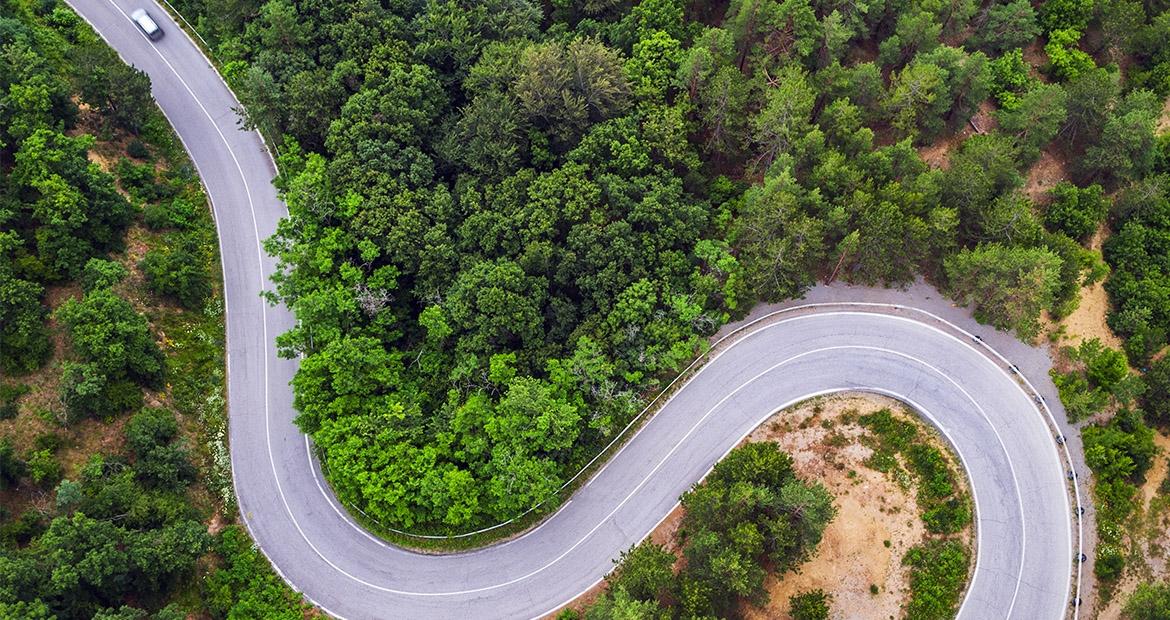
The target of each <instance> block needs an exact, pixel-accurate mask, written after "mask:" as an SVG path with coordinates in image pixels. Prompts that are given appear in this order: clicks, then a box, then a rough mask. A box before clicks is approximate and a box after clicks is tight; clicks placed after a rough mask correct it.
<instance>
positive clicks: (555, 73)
mask: <svg viewBox="0 0 1170 620" xmlns="http://www.w3.org/2000/svg"><path fill="white" fill-rule="evenodd" d="M513 93H514V94H515V96H516V99H517V100H518V101H519V102H520V109H521V110H522V111H523V112H524V114H525V115H527V117H528V118H529V119H530V120H531V121H532V122H534V123H536V124H537V125H538V126H540V127H542V128H544V129H545V130H546V131H548V132H549V133H550V134H551V136H552V137H554V138H556V139H558V140H559V141H560V142H561V143H562V144H570V143H572V142H573V141H574V140H575V139H576V138H577V137H578V136H580V135H581V134H582V133H584V131H585V128H586V127H587V126H588V125H589V124H590V123H596V122H598V121H601V120H604V119H607V118H611V117H614V116H617V115H618V114H620V113H621V112H622V111H623V110H624V109H625V108H626V107H627V106H628V105H629V97H630V85H629V83H628V81H627V80H626V77H625V72H624V71H623V69H622V60H621V57H620V56H619V55H618V54H617V53H616V52H614V51H613V50H611V49H609V48H608V47H606V46H605V45H604V44H602V43H599V42H597V41H593V40H589V39H577V40H574V41H573V42H571V43H569V44H568V45H563V44H561V43H557V42H549V43H542V44H537V45H533V46H531V47H529V48H528V49H526V50H525V51H524V53H523V55H522V56H521V58H520V67H519V74H518V76H517V78H516V82H515V84H514V86H513Z"/></svg>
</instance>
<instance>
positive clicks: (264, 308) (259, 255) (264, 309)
mask: <svg viewBox="0 0 1170 620" xmlns="http://www.w3.org/2000/svg"><path fill="white" fill-rule="evenodd" d="M108 1H109V3H110V4H111V5H112V6H114V8H115V9H117V10H118V12H119V13H121V14H122V15H123V16H124V17H126V14H125V12H124V11H122V9H121V8H120V7H118V6H117V5H116V4H114V2H113V0H108ZM127 19H128V17H127ZM95 30H96V26H95ZM151 48H152V49H153V50H154V51H155V53H156V54H157V55H158V56H159V58H160V59H161V60H162V61H163V62H164V64H166V65H167V67H168V68H169V69H170V70H171V72H172V73H174V75H175V76H176V78H177V79H178V80H179V81H180V82H181V83H182V84H183V86H184V88H185V89H186V90H187V92H188V93H189V94H190V95H191V97H192V99H193V100H194V101H195V102H196V103H197V104H198V105H199V107H200V109H201V110H202V111H203V112H204V114H205V115H206V116H207V118H208V120H209V121H211V122H212V126H213V127H214V128H215V130H216V132H217V133H218V134H219V136H220V138H221V140H222V141H223V143H224V145H225V147H227V149H228V152H229V154H230V155H231V156H232V159H233V161H234V163H235V165H236V168H237V170H238V171H239V173H240V177H241V180H242V182H243V183H244V187H245V192H246V193H247V195H248V202H249V210H250V212H251V216H252V220H253V229H254V233H255V235H256V245H257V259H258V265H259V271H260V276H261V278H260V289H261V290H262V291H263V290H264V289H265V284H264V283H265V278H264V264H263V250H262V247H261V245H260V241H259V230H258V225H257V222H256V215H255V209H254V206H253V199H252V194H251V190H250V188H249V186H248V183H247V179H246V177H245V175H244V173H243V169H242V166H241V165H240V163H239V160H238V158H237V157H236V155H235V153H234V151H233V149H232V147H231V144H230V143H229V142H228V141H227V139H226V137H225V136H224V134H223V132H222V131H221V130H220V128H219V126H218V125H216V124H215V121H214V119H213V118H212V117H211V115H210V113H209V112H208V111H207V109H206V107H205V106H204V105H203V103H202V102H201V101H200V100H199V98H198V97H197V96H196V95H195V93H194V91H193V90H192V89H191V88H190V86H189V85H188V84H187V83H186V81H185V80H184V79H183V78H182V76H181V75H179V73H178V71H176V70H175V68H174V67H173V66H172V65H171V63H170V62H169V61H168V60H167V59H166V58H165V57H164V56H163V55H162V54H161V53H160V52H158V50H157V49H156V48H154V46H151ZM228 92H229V93H230V89H229V91H228ZM176 133H177V132H176ZM180 140H182V137H181V136H180ZM184 144H185V143H184ZM188 152H190V150H189V149H188ZM209 194H210V192H209ZM209 197H210V196H209ZM213 213H214V212H213ZM218 223H219V222H218V219H217V220H216V226H217V229H218ZM226 303H227V302H226V295H225V306H226ZM840 303H841V302H838V303H836V304H832V303H830V304H825V305H840ZM845 303H848V302H845ZM857 305H874V306H890V307H898V306H896V305H895V304H861V303H858V304H857ZM911 309H913V310H918V311H920V312H923V313H925V314H927V315H930V316H934V315H932V314H931V313H929V312H926V311H924V310H920V309H916V308H911ZM261 316H262V323H263V326H264V332H263V333H264V340H265V352H266V353H267V352H268V350H269V347H268V337H267V334H268V330H267V306H266V304H263V303H262V312H261ZM890 318H897V317H890ZM935 318H938V320H940V321H942V322H944V323H947V324H949V325H952V326H953V324H950V323H949V321H945V320H943V319H941V318H939V317H935ZM916 323H919V324H921V325H924V326H925V327H927V328H929V329H934V328H933V327H931V326H926V325H925V324H922V323H920V322H916ZM953 327H955V328H956V329H959V330H960V331H964V330H961V328H958V327H957V326H953ZM763 329H766V327H765V328H763ZM763 329H761V330H759V331H763ZM755 333H758V332H752V333H751V334H748V335H747V336H745V338H746V337H750V336H751V335H754V334H755ZM947 336H948V337H951V338H953V336H949V335H947ZM955 340H958V339H955ZM960 342H961V341H960ZM962 344H963V345H964V346H967V347H968V348H971V349H972V350H974V349H973V348H972V347H970V345H968V344H967V343H962ZM988 348H990V347H988ZM993 351H994V350H993ZM721 354H722V352H721V353H720V354H719V355H721ZM997 354H998V353H997ZM717 357H718V355H717V356H716V358H717ZM980 357H984V358H985V356H982V355H980ZM1000 357H1001V358H1002V356H1000ZM985 359H986V358H985ZM712 361H713V360H712ZM709 363H710V362H708V364H709ZM706 366H707V364H704V368H705V367H706ZM997 368H998V366H997ZM1000 370H1001V372H1002V369H1000ZM268 371H269V368H268V356H267V355H265V357H264V375H265V388H264V391H265V429H266V432H265V434H266V436H267V442H268V449H269V450H268V451H269V462H270V464H271V465H272V471H273V477H274V479H275V482H276V485H277V492H278V493H279V494H280V495H281V499H282V502H283V503H284V505H285V509H286V512H287V513H288V514H289V516H290V518H291V520H292V522H293V525H294V526H295V527H296V528H297V530H298V532H299V533H300V534H301V536H302V538H304V539H305V541H306V543H308V544H309V545H310V547H312V548H313V549H314V551H316V552H317V553H318V555H319V556H320V557H322V559H323V560H325V561H326V562H327V563H329V564H330V565H331V566H333V564H332V563H331V562H329V561H328V560H327V559H326V558H324V557H323V556H321V555H320V552H319V551H317V549H316V547H315V546H314V545H313V544H312V543H311V542H310V541H309V540H308V538H307V537H306V536H305V534H304V532H303V530H302V529H301V527H300V525H299V523H297V521H296V518H295V516H293V514H292V511H291V508H290V506H289V504H288V501H287V498H286V497H285V495H284V492H283V488H282V485H281V484H280V480H279V476H278V475H277V471H276V466H275V461H274V458H273V455H272V449H271V432H270V423H269V422H270V421H269V411H268V409H269V398H268V395H269V394H268V389H269V381H268ZM1013 383H1014V382H1013ZM1017 388H1018V389H1020V391H1021V392H1023V390H1022V388H1019V386H1018V384H1017ZM960 389H961V388H960ZM968 396H969V395H968ZM1025 396H1026V394H1025ZM672 398H673V395H672ZM669 400H670V399H668V401H667V403H669ZM664 406H665V405H664ZM1049 415H1050V416H1051V413H1049ZM993 429H994V427H993ZM640 431H641V429H640V430H639V433H640ZM995 432H996V434H997V435H998V430H995ZM636 436H637V434H635V437H636ZM632 440H633V438H631V440H630V441H632ZM625 445H628V442H627V444H624V445H623V449H624V447H625ZM1066 451H1067V449H1066ZM619 454H620V450H619ZM616 456H617V455H616V454H615V455H614V457H613V458H616ZM608 462H612V458H611V459H610V460H609V461H608ZM608 462H607V465H606V466H608ZM1013 469H1014V468H1013ZM233 470H234V463H233ZM600 473H601V472H598V474H600ZM1013 475H1014V471H1013ZM314 477H316V473H315V472H314ZM234 479H235V477H234V476H233V480H234ZM643 483H644V481H643ZM318 486H319V483H318ZM640 487H641V485H639V487H638V488H640ZM1018 492H1019V491H1018V488H1017V494H1018ZM627 500H628V498H627ZM570 501H571V500H570ZM623 504H624V501H623ZM566 505H567V503H566ZM619 508H620V505H619ZM335 510H336V508H335ZM615 510H616V509H615ZM558 512H559V511H558ZM1068 512H1069V511H1068V507H1067V506H1066V514H1067V513H1068ZM245 523H247V520H246V519H245ZM595 530H596V528H595ZM595 530H594V531H595ZM591 533H592V532H591ZM367 535H368V533H367ZM1068 538H1069V543H1070V546H1071V538H1072V532H1071V516H1070V517H1069V531H1068ZM578 544H580V543H578ZM575 546H576V545H575ZM570 551H571V549H570ZM566 553H567V552H566ZM563 555H564V554H563ZM563 555H562V556H561V557H563ZM558 559H559V558H558ZM554 562H555V560H554ZM550 564H551V563H550ZM334 568H337V567H336V566H334ZM338 570H339V572H342V573H344V571H342V570H340V569H338ZM278 572H279V570H278ZM1078 572H1079V571H1078ZM346 574H347V575H348V573H346ZM282 576H283V575H282ZM1078 577H1079V575H1078ZM351 578H352V576H351ZM286 581H287V579H286ZM359 581H360V580H359ZM369 585H371V586H372V587H377V586H373V584H369ZM497 587H498V586H497ZM1018 591H1019V580H1018V579H1017V585H1016V592H1017V593H1018ZM422 595H426V594H422ZM1066 598H1067V597H1066ZM1014 600H1015V596H1013V605H1014ZM965 603H966V600H965V601H964V604H965Z"/></svg>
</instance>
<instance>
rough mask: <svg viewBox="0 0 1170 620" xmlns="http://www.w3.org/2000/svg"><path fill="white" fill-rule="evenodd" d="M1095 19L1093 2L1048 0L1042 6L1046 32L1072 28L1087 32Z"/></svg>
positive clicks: (1041, 14)
mask: <svg viewBox="0 0 1170 620" xmlns="http://www.w3.org/2000/svg"><path fill="white" fill-rule="evenodd" d="M1092 17H1093V0H1048V1H1047V2H1045V3H1044V4H1042V5H1041V6H1040V23H1041V24H1043V25H1044V30H1045V32H1049V33H1050V32H1052V31H1054V30H1061V29H1065V28H1071V29H1073V30H1079V31H1081V32H1084V31H1085V28H1086V27H1087V26H1088V25H1089V19H1090V18H1092Z"/></svg>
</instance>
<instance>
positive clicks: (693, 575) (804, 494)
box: [568, 442, 836, 620]
mask: <svg viewBox="0 0 1170 620" xmlns="http://www.w3.org/2000/svg"><path fill="white" fill-rule="evenodd" d="M682 505H683V509H684V510H685V513H684V516H683V521H682V524H681V526H680V538H681V541H682V554H683V557H684V558H685V560H686V562H685V564H684V565H683V568H682V570H681V571H679V572H678V573H676V572H675V571H674V568H673V567H674V564H675V562H676V560H677V558H676V557H675V555H674V554H672V553H670V552H668V551H666V550H665V549H664V548H662V547H661V546H658V545H655V544H653V543H651V542H643V543H642V544H640V545H638V546H636V547H633V548H631V549H630V550H629V551H627V552H625V553H623V554H622V557H621V560H620V561H619V562H618V566H617V568H615V569H614V571H613V572H612V573H610V575H609V577H607V578H606V582H607V585H608V590H607V591H606V593H605V594H604V595H603V596H602V597H601V598H600V599H599V600H598V601H596V603H594V604H593V605H592V606H591V607H590V608H589V609H588V610H587V611H586V613H585V618H586V619H587V620H618V619H624V618H662V619H667V618H726V617H732V616H734V615H735V614H736V610H737V608H738V606H739V605H740V603H741V602H742V601H748V602H751V603H753V604H757V605H760V604H763V603H765V602H767V598H768V591H767V590H766V589H765V588H764V576H765V574H766V573H767V571H768V570H772V571H775V572H776V573H779V574H783V573H785V572H788V571H790V570H796V569H797V567H799V566H800V564H801V563H802V562H804V561H805V560H806V559H808V558H809V557H811V556H812V555H813V554H814V553H815V552H816V546H817V544H818V543H819V542H820V540H821V535H822V533H823V532H824V529H825V526H826V525H828V523H829V521H831V520H832V519H833V516H834V514H835V512H836V509H835V508H834V507H833V500H832V496H830V495H829V493H828V491H826V490H825V488H824V487H823V486H821V485H820V484H818V483H807V482H805V481H803V480H801V479H800V478H798V477H796V475H795V474H794V473H793V470H792V459H791V458H790V457H789V456H788V455H787V454H785V453H783V452H781V451H780V449H779V448H778V447H777V446H776V444H775V443H772V442H761V443H750V444H747V445H744V446H741V447H739V448H736V449H735V450H732V451H731V452H730V453H729V454H728V455H727V456H726V457H725V458H724V459H723V460H722V461H720V462H719V463H718V464H717V465H716V466H715V469H714V470H713V471H712V472H711V474H710V475H709V476H708V477H707V479H706V480H705V481H703V482H702V483H700V484H698V485H696V486H695V488H693V489H692V490H691V491H689V492H687V493H686V494H685V495H683V497H682ZM798 599H799V600H798ZM792 606H793V608H794V609H797V610H799V611H800V613H801V614H803V615H801V616H798V617H804V618H817V617H825V616H824V615H823V613H822V614H821V615H819V616H818V615H817V614H818V613H820V610H823V611H824V612H825V613H827V599H826V597H825V595H824V593H823V592H810V593H807V594H806V595H804V596H803V597H796V598H794V600H793V602H792ZM794 615H795V614H794ZM568 617H573V616H572V615H569V616H568Z"/></svg>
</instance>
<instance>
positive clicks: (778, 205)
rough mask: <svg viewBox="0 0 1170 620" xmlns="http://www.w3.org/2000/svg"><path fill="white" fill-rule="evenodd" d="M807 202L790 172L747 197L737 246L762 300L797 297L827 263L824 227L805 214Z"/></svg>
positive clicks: (752, 191) (780, 175)
mask: <svg viewBox="0 0 1170 620" xmlns="http://www.w3.org/2000/svg"><path fill="white" fill-rule="evenodd" d="M804 200H806V197H805V196H804V190H803V189H802V188H801V187H800V186H799V185H797V184H796V182H795V181H794V180H793V178H792V176H791V174H790V173H788V172H787V171H784V172H781V173H780V174H779V175H777V176H775V177H770V178H766V179H765V180H764V184H763V185H762V186H757V187H753V188H751V189H749V190H748V191H747V192H745V193H744V207H743V211H742V214H741V216H740V219H739V221H738V222H737V227H738V232H737V240H738V242H739V245H740V248H741V251H742V254H741V260H742V261H743V264H744V269H745V271H746V275H747V278H748V282H749V283H750V285H751V287H752V289H753V290H755V291H756V292H757V294H759V295H760V297H762V298H763V299H768V300H775V299H784V298H786V297H791V296H793V295H796V294H798V293H799V292H800V291H802V290H804V289H805V288H807V287H808V286H810V285H811V284H812V283H813V279H814V273H815V270H816V269H817V268H818V267H819V266H820V265H821V264H823V262H824V259H825V252H826V248H825V242H824V234H825V230H824V227H825V223H824V222H823V221H822V220H820V219H818V218H814V217H811V216H809V215H808V214H806V213H805V211H804V209H803V208H802V201H804Z"/></svg>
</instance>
